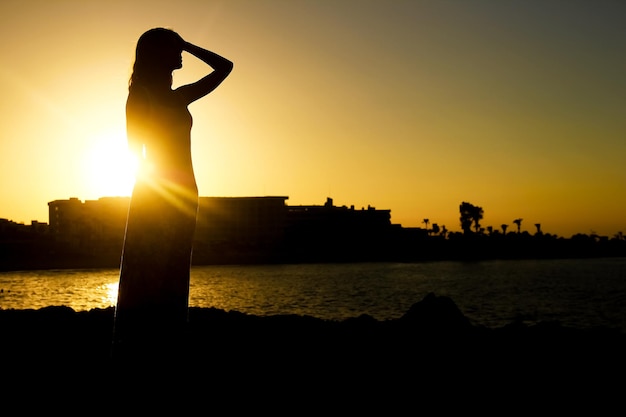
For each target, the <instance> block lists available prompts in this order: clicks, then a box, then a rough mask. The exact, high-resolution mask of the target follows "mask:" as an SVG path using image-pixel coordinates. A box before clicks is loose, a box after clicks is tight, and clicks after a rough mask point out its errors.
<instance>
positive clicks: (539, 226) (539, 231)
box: [535, 223, 541, 235]
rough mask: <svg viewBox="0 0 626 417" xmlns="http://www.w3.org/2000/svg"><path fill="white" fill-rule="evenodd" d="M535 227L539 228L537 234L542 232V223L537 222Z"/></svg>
mask: <svg viewBox="0 0 626 417" xmlns="http://www.w3.org/2000/svg"><path fill="white" fill-rule="evenodd" d="M535 227H536V228H537V234H538V235H540V234H541V223H535Z"/></svg>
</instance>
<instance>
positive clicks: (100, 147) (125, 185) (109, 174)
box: [83, 131, 137, 197]
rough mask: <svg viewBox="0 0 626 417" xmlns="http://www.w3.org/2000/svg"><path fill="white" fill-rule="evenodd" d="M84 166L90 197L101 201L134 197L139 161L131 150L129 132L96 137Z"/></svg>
mask: <svg viewBox="0 0 626 417" xmlns="http://www.w3.org/2000/svg"><path fill="white" fill-rule="evenodd" d="M84 163H85V166H84V169H83V172H84V173H85V177H86V178H85V180H86V182H87V186H88V187H89V191H90V194H93V195H96V196H98V197H125V196H130V195H131V193H132V190H133V185H134V183H135V174H136V171H137V160H136V158H135V157H134V156H133V155H132V153H131V152H130V151H129V150H128V146H127V142H126V132H125V131H120V132H105V133H102V134H98V135H96V136H95V137H94V138H93V139H92V141H91V145H90V146H89V148H88V150H87V154H86V155H85V158H84Z"/></svg>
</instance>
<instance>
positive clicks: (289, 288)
mask: <svg viewBox="0 0 626 417" xmlns="http://www.w3.org/2000/svg"><path fill="white" fill-rule="evenodd" d="M117 280H118V270H117V269H97V270H44V271H18V272H4V273H0V307H1V308H3V309H9V308H15V309H26V308H34V309H37V308H41V307H45V306H50V305H66V306H69V307H72V308H73V309H74V310H77V311H80V310H89V309H92V308H106V307H109V306H113V305H115V299H116V294H117ZM190 290H191V292H190V305H191V306H196V307H217V308H220V309H224V310H227V311H228V310H236V311H241V312H244V313H249V314H256V315H274V314H300V315H310V316H314V317H318V318H323V319H332V320H342V319H345V318H349V317H357V316H359V315H361V314H369V315H371V316H373V317H374V318H376V319H378V320H386V319H394V318H398V317H400V316H401V315H402V314H404V313H405V312H406V311H407V310H408V309H409V308H410V307H411V305H412V304H413V303H415V302H417V301H419V300H421V299H422V298H423V297H424V296H425V295H426V294H427V293H429V292H434V293H435V294H437V295H445V296H448V297H451V298H452V299H453V300H454V301H455V303H456V304H457V305H458V306H459V308H460V309H461V310H462V311H463V313H464V314H465V315H466V316H467V317H469V318H470V319H471V320H472V321H473V322H474V323H475V324H481V325H485V326H489V327H499V326H502V325H505V324H507V323H510V322H511V321H513V320H516V319H521V320H523V321H524V322H526V323H534V322H538V321H545V320H551V321H552V320H557V321H560V322H561V323H563V324H565V325H569V326H574V327H589V326H610V327H616V328H619V329H621V330H622V331H624V332H626V258H608V259H580V260H575V259H574V260H522V261H487V262H471V263H464V262H426V263H411V264H402V263H357V264H321V265H317V264H303V265H264V266H202V267H194V268H192V274H191V289H190Z"/></svg>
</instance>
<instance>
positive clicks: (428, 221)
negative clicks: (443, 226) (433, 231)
mask: <svg viewBox="0 0 626 417" xmlns="http://www.w3.org/2000/svg"><path fill="white" fill-rule="evenodd" d="M422 223H424V226H425V227H426V230H428V223H430V220H429V219H424V220H422Z"/></svg>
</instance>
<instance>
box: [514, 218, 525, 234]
mask: <svg viewBox="0 0 626 417" xmlns="http://www.w3.org/2000/svg"><path fill="white" fill-rule="evenodd" d="M522 220H524V219H515V220H513V223H514V224H516V225H517V233H519V232H520V229H521V227H522Z"/></svg>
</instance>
